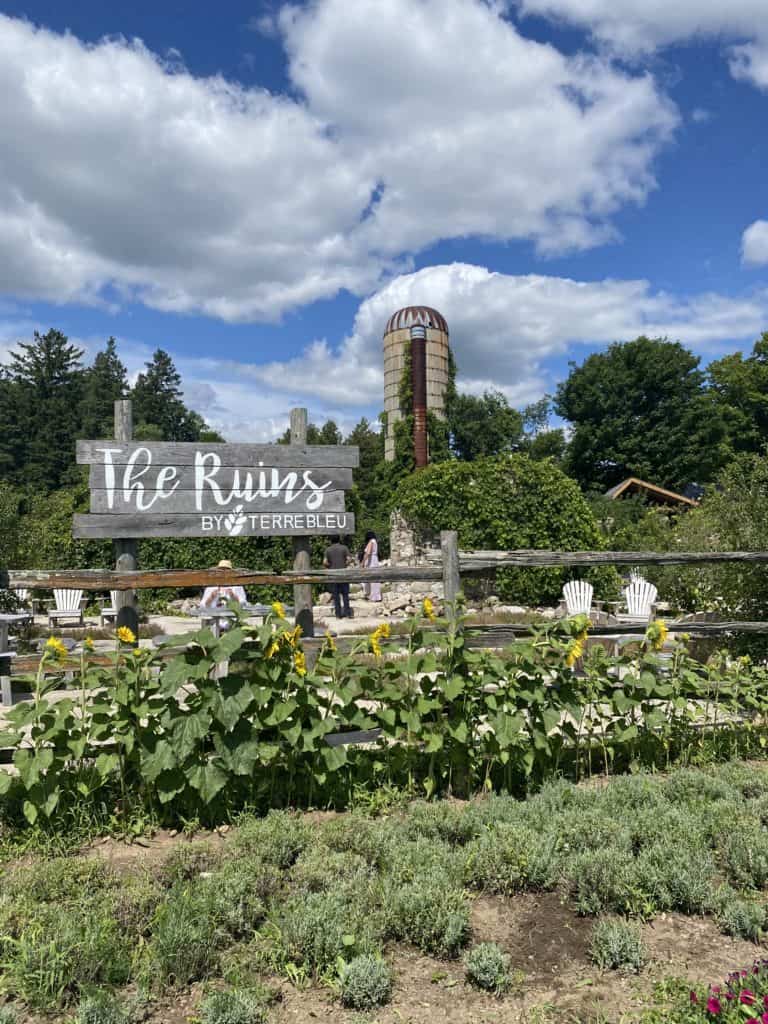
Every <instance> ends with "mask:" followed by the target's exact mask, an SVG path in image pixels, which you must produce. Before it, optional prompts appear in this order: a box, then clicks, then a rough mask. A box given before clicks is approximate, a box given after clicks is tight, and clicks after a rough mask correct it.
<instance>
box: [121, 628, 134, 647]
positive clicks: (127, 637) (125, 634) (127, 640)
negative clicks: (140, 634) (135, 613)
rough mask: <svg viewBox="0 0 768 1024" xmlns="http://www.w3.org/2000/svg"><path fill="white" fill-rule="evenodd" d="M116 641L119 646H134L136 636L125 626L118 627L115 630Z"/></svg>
mask: <svg viewBox="0 0 768 1024" xmlns="http://www.w3.org/2000/svg"><path fill="white" fill-rule="evenodd" d="M117 639H118V640H119V641H120V643H121V644H135V643H136V634H135V633H134V632H133V630H132V629H129V628H128V627H127V626H119V627H118V630H117Z"/></svg>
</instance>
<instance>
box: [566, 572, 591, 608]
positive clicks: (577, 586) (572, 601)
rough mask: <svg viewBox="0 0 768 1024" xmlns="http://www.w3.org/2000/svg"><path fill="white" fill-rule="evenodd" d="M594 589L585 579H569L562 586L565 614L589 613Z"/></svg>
mask: <svg viewBox="0 0 768 1024" xmlns="http://www.w3.org/2000/svg"><path fill="white" fill-rule="evenodd" d="M594 592H595V589H594V587H593V586H592V584H591V583H588V582H587V581H586V580H571V581H570V582H569V583H566V584H565V586H564V587H563V600H564V601H565V611H566V614H567V615H569V616H571V615H589V613H590V611H591V610H592V595H593V594H594Z"/></svg>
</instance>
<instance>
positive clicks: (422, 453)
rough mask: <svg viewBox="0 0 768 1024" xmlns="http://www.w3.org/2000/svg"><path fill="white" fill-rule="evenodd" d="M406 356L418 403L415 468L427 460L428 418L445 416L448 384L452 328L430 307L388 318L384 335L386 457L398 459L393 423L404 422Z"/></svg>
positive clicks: (420, 307)
mask: <svg viewBox="0 0 768 1024" xmlns="http://www.w3.org/2000/svg"><path fill="white" fill-rule="evenodd" d="M408 353H410V356H411V358H410V365H411V382H410V383H411V388H412V391H413V398H414V403H413V404H414V409H413V411H414V439H413V440H414V453H415V457H416V465H417V466H425V465H426V464H427V462H428V460H429V452H428V450H427V435H426V426H427V425H426V413H427V412H433V413H435V414H436V415H437V416H440V417H442V416H443V415H444V414H445V393H446V389H447V387H448V380H449V348H448V324H447V323H446V321H445V317H444V316H443V315H442V314H441V313H438V312H437V310H436V309H431V308H430V307H429V306H406V307H405V308H404V309H399V310H398V311H397V312H396V313H393V315H392V316H391V317H390V318H389V320H388V321H387V326H386V329H385V331H384V412H385V414H386V420H387V434H386V438H385V442H384V455H385V457H386V458H387V459H388V460H389V461H392V459H394V457H395V423H396V421H397V420H399V419H401V418H402V415H403V411H402V409H401V407H400V389H401V384H402V380H403V372H404V370H405V367H406V364H407V361H408V358H407V357H408Z"/></svg>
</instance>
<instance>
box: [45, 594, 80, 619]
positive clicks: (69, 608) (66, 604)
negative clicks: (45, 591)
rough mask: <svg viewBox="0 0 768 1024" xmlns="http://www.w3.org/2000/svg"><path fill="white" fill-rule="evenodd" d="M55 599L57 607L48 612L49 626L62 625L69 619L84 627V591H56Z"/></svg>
mask: <svg viewBox="0 0 768 1024" xmlns="http://www.w3.org/2000/svg"><path fill="white" fill-rule="evenodd" d="M53 599H54V601H55V602H56V607H55V608H51V609H50V610H49V612H48V625H49V626H54V625H55V624H56V623H59V624H61V623H62V622H63V621H65V620H67V619H74V620H75V621H76V622H77V624H78V625H79V626H82V625H83V609H82V601H83V592H82V590H54V592H53Z"/></svg>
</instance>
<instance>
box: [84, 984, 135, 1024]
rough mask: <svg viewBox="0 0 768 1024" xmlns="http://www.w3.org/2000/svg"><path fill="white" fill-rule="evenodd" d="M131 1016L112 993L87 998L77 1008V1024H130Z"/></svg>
mask: <svg viewBox="0 0 768 1024" xmlns="http://www.w3.org/2000/svg"><path fill="white" fill-rule="evenodd" d="M129 1019H130V1018H129V1015H128V1013H127V1012H126V1010H125V1008H124V1007H123V1006H122V1005H121V1003H120V1001H119V1000H118V999H117V997H116V996H115V995H113V993H111V992H96V993H94V994H93V995H90V996H87V997H86V998H85V999H83V1001H82V1002H81V1003H80V1005H79V1007H78V1008H77V1016H76V1017H75V1024H128V1022H129Z"/></svg>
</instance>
